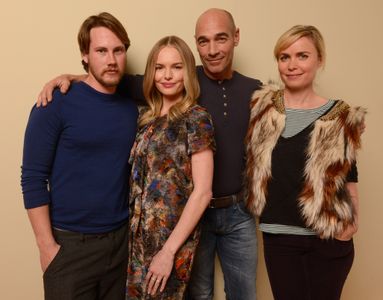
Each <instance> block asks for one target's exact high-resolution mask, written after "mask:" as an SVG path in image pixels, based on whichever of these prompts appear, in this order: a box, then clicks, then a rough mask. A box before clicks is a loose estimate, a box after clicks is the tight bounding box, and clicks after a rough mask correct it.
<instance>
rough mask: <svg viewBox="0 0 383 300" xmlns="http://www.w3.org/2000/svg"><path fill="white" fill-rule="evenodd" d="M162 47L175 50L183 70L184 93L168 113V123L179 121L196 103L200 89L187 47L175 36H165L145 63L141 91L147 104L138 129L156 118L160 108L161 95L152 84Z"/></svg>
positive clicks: (191, 56)
mask: <svg viewBox="0 0 383 300" xmlns="http://www.w3.org/2000/svg"><path fill="white" fill-rule="evenodd" d="M164 47H173V48H175V49H176V50H177V51H178V53H179V54H180V56H181V59H182V63H183V69H184V92H183V98H182V100H181V101H179V102H177V103H176V104H174V105H173V106H172V107H171V108H170V109H169V112H168V115H167V118H168V121H175V120H177V119H179V118H180V117H181V116H182V114H183V113H185V112H186V111H187V110H188V109H189V108H190V107H191V106H193V105H195V104H196V103H197V98H198V97H199V93H200V88H199V84H198V79H197V74H196V67H195V59H194V56H193V53H192V51H191V50H190V48H189V46H188V45H187V44H186V43H185V42H184V41H183V40H182V39H180V38H179V37H177V36H173V35H172V36H166V37H164V38H162V39H160V40H159V41H158V42H157V43H156V44H155V45H154V46H153V48H152V50H151V51H150V53H149V56H148V60H147V62H146V68H145V75H144V83H143V90H144V96H145V99H146V101H147V103H148V106H149V108H148V110H146V111H145V112H144V113H143V114H142V115H141V117H140V119H139V122H138V124H139V127H142V126H144V125H146V124H148V123H150V122H151V121H153V120H154V119H156V118H158V117H159V116H160V113H161V108H162V94H161V93H160V92H159V91H158V89H157V88H156V86H155V84H154V76H155V71H156V70H155V66H156V62H157V58H158V54H159V52H160V51H161V50H162V49H163V48H164Z"/></svg>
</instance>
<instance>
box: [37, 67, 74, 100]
mask: <svg viewBox="0 0 383 300" xmlns="http://www.w3.org/2000/svg"><path fill="white" fill-rule="evenodd" d="M70 79H71V78H70V75H67V74H63V75H60V76H58V77H56V78H54V79H52V80H51V81H49V82H47V83H46V84H45V85H44V87H43V89H42V91H41V92H40V93H39V96H38V98H37V103H36V106H37V107H40V106H41V105H42V106H47V104H48V102H51V101H52V95H53V90H54V89H55V88H56V87H58V88H60V92H61V93H63V94H65V93H66V92H67V91H68V89H69V86H70Z"/></svg>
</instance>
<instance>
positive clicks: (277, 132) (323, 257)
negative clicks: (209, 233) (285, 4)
mask: <svg viewBox="0 0 383 300" xmlns="http://www.w3.org/2000/svg"><path fill="white" fill-rule="evenodd" d="M274 56H275V58H276V60H277V62H278V70H279V73H280V77H281V79H282V81H283V83H284V88H283V89H278V88H276V87H275V86H272V85H268V86H265V87H264V88H263V89H262V90H260V91H256V92H255V93H254V95H253V99H252V102H251V118H250V126H249V132H248V137H247V159H248V168H247V171H246V172H247V178H248V203H247V205H248V208H249V209H250V211H252V212H253V213H254V214H255V215H257V216H260V226H259V227H260V230H261V231H262V233H263V241H264V256H265V260H266V266H267V272H268V275H269V279H270V283H271V288H272V291H273V295H274V298H275V299H277V300H280V299H293V300H301V299H302V300H305V299H310V300H313V299H320V300H324V299H326V300H332V299H339V298H340V295H341V292H342V288H343V284H344V282H345V280H346V277H347V275H348V273H349V271H350V269H351V265H352V263H353V258H354V246H353V241H352V237H353V235H354V234H355V233H356V231H357V228H358V192H357V181H358V173H357V168H356V152H357V150H358V149H359V148H360V135H361V131H362V129H363V128H364V115H365V109H363V108H361V107H350V106H349V105H348V104H347V103H346V102H344V101H341V100H333V99H327V98H325V97H322V96H320V95H318V94H317V93H316V92H315V91H314V88H313V82H314V79H315V76H316V73H317V71H318V69H320V68H321V67H323V65H324V63H325V47H324V41H323V37H322V35H321V33H320V32H319V31H318V30H317V29H316V28H315V27H313V26H300V25H298V26H294V27H292V28H291V29H289V30H288V31H287V32H285V33H284V34H283V35H282V36H281V37H280V38H279V40H278V41H277V43H276V45H275V48H274Z"/></svg>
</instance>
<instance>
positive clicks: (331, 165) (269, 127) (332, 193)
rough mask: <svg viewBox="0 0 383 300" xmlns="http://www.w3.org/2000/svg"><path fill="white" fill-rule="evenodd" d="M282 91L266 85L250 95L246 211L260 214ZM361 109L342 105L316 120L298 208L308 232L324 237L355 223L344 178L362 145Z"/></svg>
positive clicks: (280, 122)
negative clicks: (312, 231) (311, 231)
mask: <svg viewBox="0 0 383 300" xmlns="http://www.w3.org/2000/svg"><path fill="white" fill-rule="evenodd" d="M281 95H282V92H281V91H279V90H278V89H277V88H275V87H273V86H271V85H270V86H265V87H264V88H263V89H262V90H258V91H256V92H255V93H254V94H253V98H252V100H251V104H250V105H251V115H250V124H249V131H248V134H247V138H246V145H247V168H246V179H247V207H248V209H249V210H250V211H251V212H252V213H253V214H254V215H258V216H259V215H261V213H262V210H263V208H264V206H265V203H266V199H267V188H268V187H267V186H268V181H269V180H270V178H271V176H272V174H271V158H272V152H273V149H274V147H275V145H276V143H277V141H278V139H279V137H280V135H281V134H282V131H283V129H284V127H285V118H286V116H285V109H284V105H283V100H282V96H281ZM365 113H366V110H365V109H364V108H361V107H355V108H351V107H350V106H349V105H348V104H347V103H345V102H344V101H337V102H336V104H335V105H334V106H333V107H332V108H331V109H330V111H329V112H327V113H326V114H325V115H323V116H322V117H321V118H319V119H318V120H316V121H315V123H314V128H313V130H312V132H311V134H310V138H309V143H308V147H307V149H306V153H307V160H306V162H305V168H304V174H303V176H304V188H303V190H302V191H301V193H300V196H299V198H298V199H297V201H298V203H297V207H298V209H299V210H300V213H301V216H302V218H303V220H304V221H305V223H306V225H307V227H308V228H310V229H312V230H314V231H315V232H317V234H318V235H320V236H322V237H323V238H331V237H334V236H335V235H337V234H339V233H341V232H342V231H343V230H344V229H345V228H346V226H347V225H348V224H351V223H353V221H354V209H353V205H352V202H351V198H350V196H349V194H348V192H347V190H346V188H345V184H346V176H347V174H348V172H349V170H350V168H351V165H352V163H353V162H355V160H356V152H357V150H358V149H359V148H360V146H361V140H360V135H361V132H360V130H361V124H362V123H363V122H364V116H365Z"/></svg>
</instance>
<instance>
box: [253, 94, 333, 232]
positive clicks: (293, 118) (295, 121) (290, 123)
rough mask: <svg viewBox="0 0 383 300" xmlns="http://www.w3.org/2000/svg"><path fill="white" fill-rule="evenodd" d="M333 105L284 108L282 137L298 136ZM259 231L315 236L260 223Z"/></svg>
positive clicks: (294, 227)
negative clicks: (309, 107) (284, 121)
mask: <svg viewBox="0 0 383 300" xmlns="http://www.w3.org/2000/svg"><path fill="white" fill-rule="evenodd" d="M334 103H335V100H329V101H328V102H327V103H326V104H324V105H322V106H320V107H316V108H312V109H295V108H286V109H285V110H286V124H285V129H284V130H283V132H282V136H283V137H284V138H289V137H292V136H294V135H296V134H298V133H299V132H301V131H302V130H303V129H305V128H306V127H307V126H309V125H310V124H312V123H313V122H314V121H315V120H317V119H318V118H320V117H321V116H322V115H323V114H325V113H326V112H327V111H328V110H329V109H330V108H331V107H332V106H333V105H334ZM259 230H260V231H262V232H267V233H273V234H294V235H316V233H315V232H314V231H312V230H311V229H309V228H304V227H299V226H293V225H283V224H268V223H260V224H259Z"/></svg>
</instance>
